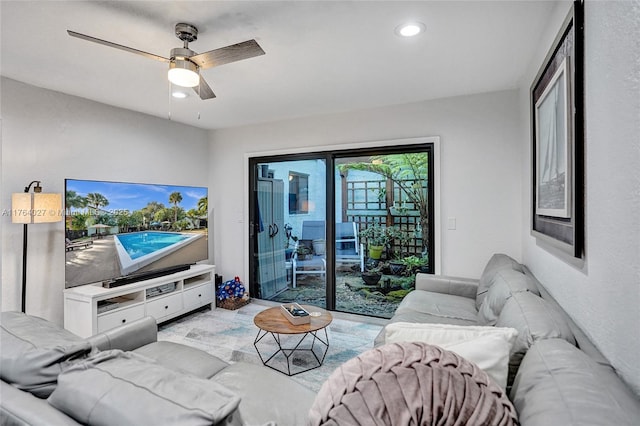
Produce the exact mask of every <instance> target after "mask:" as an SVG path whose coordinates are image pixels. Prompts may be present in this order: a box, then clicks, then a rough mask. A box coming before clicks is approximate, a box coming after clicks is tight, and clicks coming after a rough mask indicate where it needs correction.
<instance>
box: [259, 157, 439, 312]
mask: <svg viewBox="0 0 640 426" xmlns="http://www.w3.org/2000/svg"><path fill="white" fill-rule="evenodd" d="M432 152H433V151H432V146H431V145H428V144H424V145H419V146H416V145H412V146H404V147H398V148H377V149H367V150H349V151H341V152H340V151H339V152H331V153H320V154H313V155H307V156H300V155H295V156H294V155H291V156H278V157H262V158H254V159H251V161H250V171H251V173H250V174H251V176H250V181H251V182H252V185H251V194H252V200H251V206H252V209H251V212H250V216H251V220H252V228H251V229H252V232H251V238H250V242H249V246H250V255H251V256H250V259H251V262H252V264H251V265H250V270H251V271H253V277H252V280H251V287H250V288H251V293H252V294H253V295H254V297H259V298H262V299H268V300H273V301H277V302H281V303H284V302H294V301H295V302H298V303H307V304H314V305H317V306H321V307H326V308H327V309H331V310H337V311H342V312H350V313H357V314H365V315H371V316H377V317H386V318H389V317H390V316H391V315H392V314H393V312H394V311H395V309H396V307H397V305H398V303H400V301H401V300H402V299H403V298H404V296H405V295H406V294H407V293H408V292H409V291H411V290H412V289H413V288H414V283H415V274H416V273H417V272H427V273H432V272H433V262H432V260H433V253H434V249H433V238H432V235H433V221H432V218H433V190H432V187H433V178H432V176H433V166H432V165H433V155H432ZM256 295H257V296H256Z"/></svg>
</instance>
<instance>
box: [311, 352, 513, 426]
mask: <svg viewBox="0 0 640 426" xmlns="http://www.w3.org/2000/svg"><path fill="white" fill-rule="evenodd" d="M307 424H308V425H310V426H329V425H334V426H335V425H373V424H376V425H443V426H452V425H483V426H492V425H495V426H498V425H500V426H510V425H517V424H518V416H517V412H516V410H515V408H514V407H513V405H512V404H511V402H510V401H509V399H508V398H507V395H506V394H505V392H504V390H503V389H501V388H499V387H498V386H496V384H495V383H493V382H492V381H491V380H490V379H489V377H488V376H487V374H486V373H485V372H483V371H482V370H480V369H479V368H478V366H477V365H475V364H473V363H472V362H470V361H468V360H466V359H464V358H462V357H461V356H459V355H457V354H455V353H453V352H451V351H447V350H444V349H442V348H439V347H437V346H432V345H429V344H426V343H407V342H405V343H393V344H389V345H384V346H380V347H377V348H374V349H370V350H368V351H366V352H364V353H362V354H361V355H359V356H357V357H355V358H352V359H350V360H349V361H347V362H345V363H344V364H342V365H341V366H340V367H338V368H337V369H336V370H335V371H334V372H333V373H332V374H331V376H329V378H328V379H327V380H326V381H325V382H324V384H323V385H322V388H320V392H318V395H317V396H316V399H315V401H314V402H313V405H312V406H311V409H310V410H309V417H308V421H307Z"/></svg>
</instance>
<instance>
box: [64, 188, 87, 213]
mask: <svg viewBox="0 0 640 426" xmlns="http://www.w3.org/2000/svg"><path fill="white" fill-rule="evenodd" d="M64 200H65V203H64V205H65V210H66V212H67V216H71V209H72V208H73V209H81V208H83V207H87V199H86V198H85V197H83V196H82V195H80V194H78V193H77V192H76V191H67V192H66V193H65V196H64Z"/></svg>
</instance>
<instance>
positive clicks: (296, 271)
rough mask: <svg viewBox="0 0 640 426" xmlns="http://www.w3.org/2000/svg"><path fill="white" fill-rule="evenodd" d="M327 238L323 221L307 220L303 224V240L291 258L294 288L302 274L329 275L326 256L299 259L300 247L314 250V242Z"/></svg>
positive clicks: (312, 255)
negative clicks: (303, 246) (302, 245)
mask: <svg viewBox="0 0 640 426" xmlns="http://www.w3.org/2000/svg"><path fill="white" fill-rule="evenodd" d="M324 238H325V223H324V221H323V220H305V221H304V222H302V234H301V238H300V239H299V240H298V241H297V242H296V249H295V250H294V252H293V257H292V258H291V270H292V275H293V288H296V283H297V276H298V275H301V274H313V275H320V276H321V277H323V278H324V277H325V276H326V273H327V260H326V258H325V254H324V253H322V254H321V255H320V254H315V253H313V254H310V255H307V258H305V260H300V259H299V258H298V250H297V249H298V247H299V246H300V245H301V244H304V245H305V246H306V247H309V248H310V249H311V250H313V240H320V239H322V240H323V239H324Z"/></svg>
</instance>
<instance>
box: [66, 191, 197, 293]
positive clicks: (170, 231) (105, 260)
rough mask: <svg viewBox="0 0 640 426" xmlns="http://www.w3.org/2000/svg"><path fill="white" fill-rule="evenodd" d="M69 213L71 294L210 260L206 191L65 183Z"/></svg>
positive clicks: (67, 237)
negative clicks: (86, 287) (79, 288)
mask: <svg viewBox="0 0 640 426" xmlns="http://www.w3.org/2000/svg"><path fill="white" fill-rule="evenodd" d="M65 212H66V213H65V236H66V238H65V287H67V288H69V287H75V286H79V285H83V284H90V283H103V284H105V283H107V284H109V283H113V282H116V281H117V280H118V279H120V280H122V278H124V277H129V278H135V277H144V276H149V275H153V274H154V273H156V274H158V273H159V271H166V270H167V269H169V270H170V269H171V268H172V267H176V266H183V265H190V264H193V263H196V262H198V261H202V260H206V259H208V257H209V253H208V242H207V240H208V238H207V236H208V234H207V227H208V221H207V218H208V215H207V212H208V193H207V188H205V187H197V186H173V185H153V184H140V183H124V182H106V181H93V180H75V179H66V180H65ZM141 279H142V278H141Z"/></svg>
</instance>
